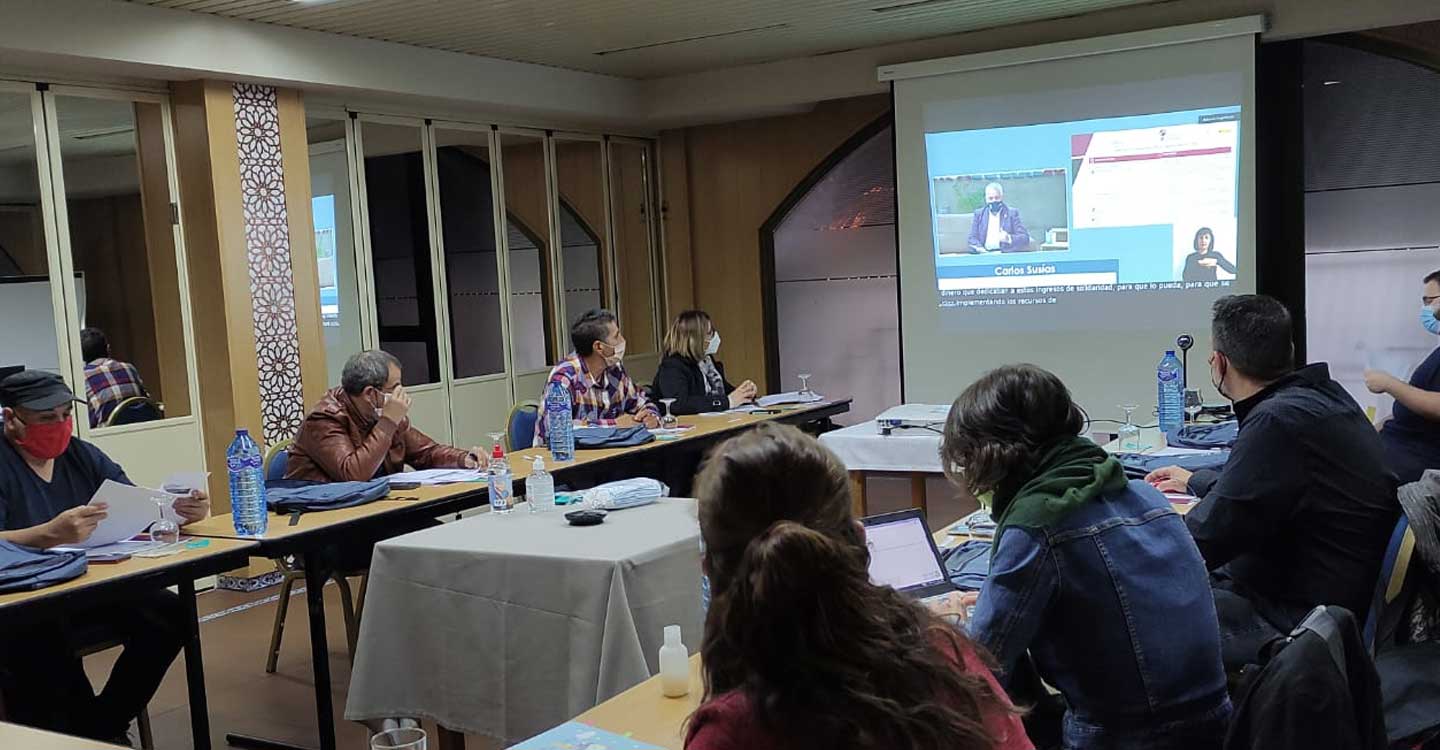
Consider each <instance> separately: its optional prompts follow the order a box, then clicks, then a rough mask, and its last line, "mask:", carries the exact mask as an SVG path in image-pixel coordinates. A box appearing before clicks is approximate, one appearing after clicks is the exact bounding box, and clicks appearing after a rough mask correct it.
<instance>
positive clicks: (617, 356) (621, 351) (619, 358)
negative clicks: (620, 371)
mask: <svg viewBox="0 0 1440 750" xmlns="http://www.w3.org/2000/svg"><path fill="white" fill-rule="evenodd" d="M606 346H610V345H609V344H606ZM614 349H615V353H614V354H611V355H610V356H608V357H606V358H605V364H607V365H609V366H611V367H614V366H615V365H618V364H620V363H621V362H623V361H624V360H625V342H624V341H621V342H620V345H619V346H617V347H614Z"/></svg>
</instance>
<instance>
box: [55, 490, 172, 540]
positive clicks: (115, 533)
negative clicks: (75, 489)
mask: <svg viewBox="0 0 1440 750" xmlns="http://www.w3.org/2000/svg"><path fill="white" fill-rule="evenodd" d="M156 498H160V499H163V500H165V501H166V505H167V507H168V506H169V505H170V504H171V503H173V502H174V496H173V495H170V494H168V493H165V492H161V491H160V490H152V489H148V488H145V487H131V486H130V485H128V484H120V483H119V482H116V481H114V480H112V479H106V480H105V483H104V484H102V485H100V489H98V490H96V491H95V497H92V498H90V504H91V505H94V504H95V503H105V504H107V505H109V506H110V507H109V510H108V511H107V515H106V516H105V520H103V521H101V522H100V525H99V526H97V527H95V533H93V534H91V535H90V538H89V539H86V540H85V541H83V542H81V543H80V544H77V545H75V546H77V547H85V548H91V547H101V546H104V545H107V544H114V543H115V542H118V541H121V540H123V539H129V538H130V537H133V536H135V535H136V534H139V533H140V532H142V531H144V530H145V529H147V528H149V527H150V524H152V523H154V522H155V520H156V519H158V518H159V517H160V511H159V509H158V507H157V504H156V502H155V499H156Z"/></svg>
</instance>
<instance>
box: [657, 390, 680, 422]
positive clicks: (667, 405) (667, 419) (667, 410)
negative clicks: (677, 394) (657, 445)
mask: <svg viewBox="0 0 1440 750" xmlns="http://www.w3.org/2000/svg"><path fill="white" fill-rule="evenodd" d="M660 403H662V404H664V405H665V419H664V420H662V421H661V422H660V426H661V427H664V428H665V429H670V428H672V427H674V426H675V423H676V422H678V421H679V420H677V419H675V415H674V414H671V413H670V405H671V404H674V403H675V399H673V398H662V399H660Z"/></svg>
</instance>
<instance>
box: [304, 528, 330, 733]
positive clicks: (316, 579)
mask: <svg viewBox="0 0 1440 750" xmlns="http://www.w3.org/2000/svg"><path fill="white" fill-rule="evenodd" d="M319 557H320V556H319V555H313V556H306V557H305V602H306V604H308V605H309V609H310V660H311V664H312V670H313V671H314V676H315V720H316V721H317V722H319V724H320V727H319V729H320V750H335V707H334V705H332V704H331V698H330V646H329V644H327V643H326V641H325V581H326V580H327V579H328V578H329V575H328V573H327V571H326V569H325V566H324V565H323V564H322V563H321V561H320V560H319V559H317V558H319Z"/></svg>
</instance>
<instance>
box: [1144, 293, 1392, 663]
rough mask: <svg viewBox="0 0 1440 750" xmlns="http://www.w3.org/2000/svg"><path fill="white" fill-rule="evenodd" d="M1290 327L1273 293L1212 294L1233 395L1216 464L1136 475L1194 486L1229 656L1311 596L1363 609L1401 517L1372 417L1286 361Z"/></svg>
mask: <svg viewBox="0 0 1440 750" xmlns="http://www.w3.org/2000/svg"><path fill="white" fill-rule="evenodd" d="M1290 331H1291V328H1290V314H1289V312H1287V311H1286V310H1285V307H1284V306H1283V305H1281V304H1280V302H1279V301H1277V300H1275V299H1273V298H1270V297H1264V296H1259V295H1247V296H1233V297H1225V298H1222V299H1220V300H1219V301H1217V302H1216V303H1215V310H1214V322H1213V325H1212V334H1213V337H1214V345H1213V349H1214V354H1212V355H1211V357H1210V374H1211V381H1212V382H1213V383H1214V384H1215V388H1216V390H1218V391H1219V392H1220V394H1221V395H1223V396H1225V397H1226V398H1228V399H1229V400H1230V401H1232V402H1233V403H1234V405H1235V414H1236V416H1237V417H1238V418H1239V421H1240V434H1239V438H1238V439H1237V440H1236V442H1235V447H1234V449H1233V450H1232V451H1231V454H1230V460H1229V461H1228V462H1227V463H1226V464H1225V467H1224V468H1223V470H1220V471H1198V472H1195V473H1193V474H1192V473H1191V472H1189V471H1186V470H1184V469H1181V468H1178V467H1170V468H1165V469H1160V470H1158V471H1155V472H1153V473H1152V474H1151V475H1150V476H1149V477H1147V479H1148V480H1149V481H1150V482H1151V483H1152V484H1155V485H1156V486H1158V487H1159V488H1160V489H1161V490H1164V491H1179V492H1186V491H1188V492H1190V493H1191V494H1194V495H1195V496H1196V497H1200V498H1202V499H1201V501H1200V502H1199V503H1198V504H1197V505H1196V506H1195V507H1194V508H1193V509H1192V510H1191V511H1190V513H1189V514H1187V515H1186V517H1185V524H1186V525H1187V526H1188V527H1189V528H1190V533H1191V534H1192V535H1193V536H1194V537H1195V543H1196V544H1197V545H1198V546H1199V548H1200V553H1201V555H1202V556H1204V558H1205V562H1206V564H1207V565H1208V566H1209V567H1210V569H1211V572H1212V574H1211V581H1212V584H1213V586H1214V588H1215V605H1216V611H1217V613H1218V615H1219V617H1220V633H1221V648H1222V650H1223V658H1224V661H1225V666H1226V667H1227V668H1228V669H1238V668H1239V667H1241V666H1243V665H1245V664H1247V663H1251V662H1254V661H1256V658H1257V656H1258V653H1259V649H1260V647H1261V646H1263V645H1264V644H1265V643H1266V642H1267V641H1269V640H1270V639H1271V638H1273V637H1275V636H1277V635H1280V634H1281V633H1286V632H1289V631H1290V630H1291V629H1292V628H1293V627H1295V625H1296V624H1298V623H1299V621H1300V620H1301V619H1302V618H1303V617H1304V616H1305V614H1306V613H1307V612H1309V611H1310V610H1311V609H1313V608H1314V607H1316V606H1318V605H1321V604H1338V605H1340V606H1342V607H1345V608H1346V609H1348V610H1350V611H1351V612H1353V613H1355V616H1356V618H1357V619H1358V620H1360V621H1362V622H1363V621H1364V619H1365V616H1366V613H1367V612H1368V610H1369V608H1370V597H1371V596H1372V594H1373V593H1374V590H1375V584H1376V580H1377V578H1378V576H1379V574H1380V564H1381V559H1382V558H1383V557H1384V554H1385V545H1386V542H1387V541H1388V540H1389V538H1390V534H1391V532H1392V531H1393V530H1394V528H1395V522H1396V520H1397V519H1398V518H1399V502H1398V501H1397V499H1396V496H1395V481H1394V478H1393V476H1392V475H1391V474H1390V473H1389V472H1388V471H1387V470H1386V469H1385V468H1384V452H1383V450H1382V448H1381V446H1380V439H1379V436H1378V435H1376V433H1375V429H1374V427H1372V426H1371V425H1370V422H1369V420H1367V419H1366V418H1365V414H1364V412H1362V411H1361V410H1360V407H1359V406H1358V405H1357V404H1356V403H1355V400H1354V399H1352V398H1351V397H1350V395H1349V394H1348V393H1346V392H1345V390H1344V389H1343V388H1342V387H1341V386H1340V384H1338V383H1336V382H1335V381H1334V380H1331V379H1330V371H1329V368H1328V367H1327V366H1326V365H1324V364H1314V365H1309V366H1307V367H1302V368H1300V369H1298V370H1295V369H1293V365H1292V358H1293V351H1294V350H1293V346H1292V344H1291V341H1290V335H1291V334H1290Z"/></svg>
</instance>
